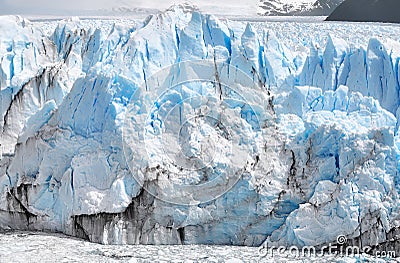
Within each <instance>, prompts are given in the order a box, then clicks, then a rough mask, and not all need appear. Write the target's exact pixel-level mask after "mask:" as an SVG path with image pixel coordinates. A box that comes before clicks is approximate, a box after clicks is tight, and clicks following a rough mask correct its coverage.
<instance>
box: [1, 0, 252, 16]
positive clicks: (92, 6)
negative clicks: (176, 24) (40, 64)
mask: <svg viewBox="0 0 400 263" xmlns="http://www.w3.org/2000/svg"><path fill="white" fill-rule="evenodd" d="M184 2H187V3H191V4H194V5H196V6H198V7H199V8H200V10H202V11H205V12H208V13H218V12H219V13H228V14H238V15H246V14H252V13H256V8H257V2H258V1H257V0H250V1H249V0H229V1H228V0H220V1H215V0H191V1H187V0H186V1H185V0H147V1H146V0H67V1H65V0H63V1H57V0H0V15H10V14H19V15H61V14H65V15H70V14H74V13H76V14H79V13H82V12H84V11H95V10H99V9H103V10H104V9H111V8H113V7H130V8H134V7H141V8H152V9H166V8H168V7H169V6H171V5H173V4H177V3H184Z"/></svg>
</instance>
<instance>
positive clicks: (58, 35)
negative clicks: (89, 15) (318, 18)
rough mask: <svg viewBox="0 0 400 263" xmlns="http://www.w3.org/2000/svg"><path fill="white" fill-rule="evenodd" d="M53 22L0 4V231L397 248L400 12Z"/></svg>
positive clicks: (124, 240)
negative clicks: (327, 17)
mask: <svg viewBox="0 0 400 263" xmlns="http://www.w3.org/2000/svg"><path fill="white" fill-rule="evenodd" d="M51 23H53V24H52V26H49V27H45V26H41V25H42V24H41V23H39V22H31V21H28V20H26V19H24V18H21V17H19V16H3V17H0V32H1V34H0V87H1V97H0V98H1V100H0V102H1V107H0V112H1V118H0V128H1V129H0V132H1V136H0V144H1V160H0V229H1V230H40V231H50V232H61V233H65V234H68V235H72V236H76V237H80V238H84V239H86V240H89V241H92V242H97V243H103V244H156V245H157V244H209V245H245V246H260V245H262V244H264V243H267V244H269V245H274V246H299V247H302V246H316V247H319V246H323V245H324V244H328V243H334V242H336V238H337V237H338V236H340V235H343V236H345V237H346V238H347V240H348V241H349V242H350V243H351V244H362V246H371V247H373V248H376V249H379V248H384V249H391V250H396V249H397V251H398V250H399V247H400V246H399V234H400V221H399V220H400V215H399V211H400V210H399V208H400V207H399V205H400V199H399V193H400V180H399V179H400V178H399V171H400V166H399V164H400V163H399V161H400V159H399V158H400V150H399V147H400V137H399V120H400V108H399V106H400V69H399V66H400V42H399V41H400V39H396V37H395V36H396V34H393V36H394V37H390V32H391V30H393V31H396V30H397V31H396V32H398V31H399V30H400V29H399V28H398V27H396V26H395V25H368V24H367V25H364V27H365V30H370V31H371V32H377V30H382V32H381V33H380V34H381V36H376V37H375V36H371V37H369V36H368V35H366V34H364V33H363V31H361V32H358V33H356V36H355V38H357V41H353V40H351V39H348V38H347V39H346V38H345V37H342V36H341V35H340V34H338V35H334V34H328V33H327V34H325V35H324V36H312V33H311V31H314V30H310V32H308V33H305V34H304V35H301V34H302V33H301V32H303V31H302V27H301V26H299V24H296V23H295V22H291V23H289V24H286V25H285V24H284V23H283V22H282V23H278V22H270V23H265V24H264V23H263V22H244V21H234V20H228V19H224V18H219V17H216V16H213V15H208V14H203V13H201V12H199V11H197V10H195V9H193V8H190V7H188V6H184V5H177V6H173V7H171V8H170V9H168V10H166V11H164V12H160V13H158V14H154V15H150V16H148V17H147V18H146V19H145V20H143V21H142V20H131V21H130V22H129V23H123V22H120V21H111V22H110V21H100V20H99V21H97V22H90V21H86V20H79V19H77V18H71V19H66V20H62V21H57V22H54V21H53V22H51ZM320 24H321V23H320ZM320 24H318V23H315V22H309V24H307V25H305V26H304V27H309V28H312V27H323V26H325V28H328V29H326V31H330V30H329V27H335V26H336V27H338V31H340V30H343V27H344V25H345V24H344V23H336V24H333V23H326V24H324V25H323V26H321V25H320ZM349 26H350V25H349ZM353 26H354V28H356V27H358V26H361V25H353ZM303 29H304V28H303ZM283 34H288V35H289V36H291V37H292V39H291V40H287V41H284V40H283V37H281V36H282V35H283ZM307 34H308V36H307ZM357 34H358V35H357ZM398 34H399V33H397V36H398ZM388 35H389V36H388ZM399 253H400V251H399Z"/></svg>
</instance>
